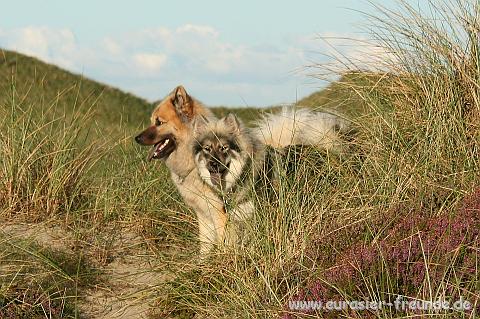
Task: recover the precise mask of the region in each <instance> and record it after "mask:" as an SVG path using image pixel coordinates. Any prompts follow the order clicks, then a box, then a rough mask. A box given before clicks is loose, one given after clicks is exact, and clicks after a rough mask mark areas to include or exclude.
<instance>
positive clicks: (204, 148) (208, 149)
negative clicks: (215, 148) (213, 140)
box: [203, 145, 212, 153]
mask: <svg viewBox="0 0 480 319" xmlns="http://www.w3.org/2000/svg"><path fill="white" fill-rule="evenodd" d="M203 150H204V151H205V152H208V153H210V151H211V150H212V148H211V147H210V145H205V146H204V147H203Z"/></svg>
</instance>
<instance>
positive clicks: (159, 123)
mask: <svg viewBox="0 0 480 319" xmlns="http://www.w3.org/2000/svg"><path fill="white" fill-rule="evenodd" d="M164 123H165V122H162V121H160V120H159V119H158V117H157V118H156V119H155V125H156V126H160V125H162V124H164Z"/></svg>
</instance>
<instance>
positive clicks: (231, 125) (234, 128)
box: [222, 113, 242, 134]
mask: <svg viewBox="0 0 480 319" xmlns="http://www.w3.org/2000/svg"><path fill="white" fill-rule="evenodd" d="M222 122H223V125H225V127H226V128H227V129H228V130H229V131H230V132H232V133H234V134H238V133H240V129H241V126H242V124H241V123H240V121H239V120H238V118H237V116H236V115H235V114H233V113H228V115H227V116H225V117H224V118H223V119H222Z"/></svg>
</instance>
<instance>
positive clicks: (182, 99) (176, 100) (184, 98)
mask: <svg viewBox="0 0 480 319" xmlns="http://www.w3.org/2000/svg"><path fill="white" fill-rule="evenodd" d="M172 103H173V106H174V107H175V111H176V112H177V114H178V116H179V117H180V119H181V120H182V122H184V123H188V122H190V121H191V120H192V119H193V100H192V98H191V97H190V96H189V95H188V94H187V91H186V90H185V88H184V87H183V86H181V85H179V86H177V87H176V88H175V89H174V90H173V92H172Z"/></svg>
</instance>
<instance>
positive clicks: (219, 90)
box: [0, 0, 394, 106]
mask: <svg viewBox="0 0 480 319" xmlns="http://www.w3.org/2000/svg"><path fill="white" fill-rule="evenodd" d="M393 3H394V0H388V1H382V5H387V6H390V7H392V6H393V5H394V4H393ZM362 12H367V13H371V12H372V6H371V5H370V4H369V3H368V2H367V1H362V0H360V1H355V0H323V1H320V0H317V1H314V0H297V1H283V0H277V1H271V0H267V1H252V0H244V1H235V2H234V1H225V0H224V1H220V0H204V1H194V0H189V1H187V0H180V1H178V0H177V1H153V0H150V1H147V0H137V1H123V0H117V1H113V0H102V1H93V0H84V1H76V2H73V1H65V0H63V1H60V0H43V1H33V0H31V1H26V0H16V1H9V2H6V3H5V2H4V3H1V4H0V47H2V48H6V49H13V50H18V51H20V52H22V53H26V54H29V55H33V56H36V57H39V58H41V59H43V60H46V61H48V62H51V63H55V64H58V65H60V66H61V67H64V68H66V69H68V70H71V71H74V72H77V73H82V74H84V75H85V76H87V77H90V78H93V79H95V80H98V81H101V82H105V83H107V84H110V85H113V86H116V87H119V88H121V89H124V90H126V91H129V92H132V93H134V94H137V95H139V96H141V97H144V98H147V99H149V100H158V99H160V98H162V97H163V96H165V95H166V94H167V93H168V92H169V91H170V90H171V89H172V88H173V87H174V86H176V85H178V84H183V85H185V86H186V88H187V90H188V91H190V93H191V94H192V95H193V96H195V97H197V98H198V99H199V100H201V101H203V102H204V103H206V104H208V105H231V106H247V105H248V106H266V105H272V104H276V103H287V102H293V101H295V100H296V98H297V97H303V96H305V95H307V94H309V93H311V92H313V91H315V90H317V89H318V88H319V87H321V86H322V85H323V83H321V82H320V81H318V80H313V79H312V78H310V77H308V76H307V74H308V73H309V71H308V69H306V68H305V66H307V65H310V64H311V63H313V62H319V63H322V62H325V61H327V60H328V59H327V58H326V57H324V56H323V54H327V55H328V54H332V52H334V51H332V48H331V47H330V46H329V45H327V44H326V43H325V42H324V41H322V40H319V39H318V37H319V36H320V37H338V38H358V39H364V38H365V37H366V35H365V33H364V32H363V31H362V30H361V27H362V25H363V24H364V23H365V17H364V16H363V14H362ZM331 42H332V43H333V45H334V46H335V45H338V46H339V47H340V49H339V50H340V51H342V52H343V53H346V54H348V53H349V52H350V51H352V52H353V51H354V46H355V44H354V41H349V40H338V41H333V40H332V41H331Z"/></svg>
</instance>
